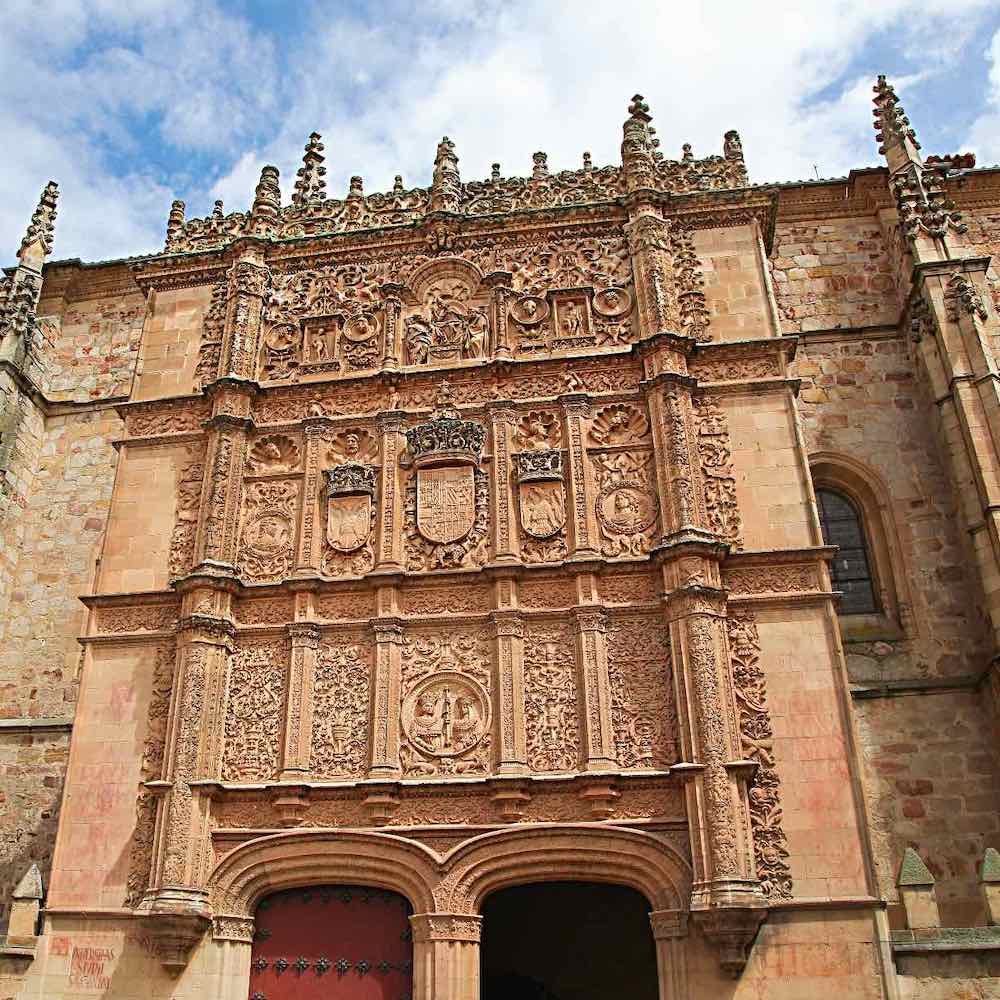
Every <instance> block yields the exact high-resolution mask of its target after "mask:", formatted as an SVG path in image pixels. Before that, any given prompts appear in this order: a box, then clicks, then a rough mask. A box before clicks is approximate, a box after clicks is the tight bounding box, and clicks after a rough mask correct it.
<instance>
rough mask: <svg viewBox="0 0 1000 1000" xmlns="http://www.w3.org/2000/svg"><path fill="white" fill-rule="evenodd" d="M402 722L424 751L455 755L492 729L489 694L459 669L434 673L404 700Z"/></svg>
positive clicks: (417, 745)
mask: <svg viewBox="0 0 1000 1000" xmlns="http://www.w3.org/2000/svg"><path fill="white" fill-rule="evenodd" d="M402 725H403V730H404V732H405V733H406V735H407V736H408V737H409V739H410V742H411V743H412V744H413V745H414V746H415V747H417V748H418V749H419V750H421V751H422V752H423V753H425V754H428V755H430V756H432V757H456V756H458V755H460V754H463V753H465V752H466V751H468V750H471V749H472V748H473V747H475V746H477V745H478V744H479V743H480V742H481V741H482V739H483V737H484V736H485V735H486V733H487V732H489V727H490V701H489V697H488V695H487V694H486V691H485V690H484V689H483V687H482V686H481V685H480V684H479V683H477V682H476V681H475V680H473V679H472V678H471V677H467V676H466V675H464V674H460V673H458V672H457V671H443V672H439V673H435V674H431V675H430V676H428V677H426V678H424V680H423V681H421V682H420V683H419V684H417V685H416V686H415V687H414V688H413V690H412V691H410V693H409V694H408V695H407V696H406V698H405V699H404V701H403V706H402Z"/></svg>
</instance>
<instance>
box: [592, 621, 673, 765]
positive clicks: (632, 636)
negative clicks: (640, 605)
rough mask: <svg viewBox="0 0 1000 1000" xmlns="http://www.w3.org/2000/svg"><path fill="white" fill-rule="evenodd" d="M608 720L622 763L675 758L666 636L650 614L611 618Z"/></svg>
mask: <svg viewBox="0 0 1000 1000" xmlns="http://www.w3.org/2000/svg"><path fill="white" fill-rule="evenodd" d="M608 674H609V676H610V679H611V722H612V725H613V727H614V737H615V747H616V750H617V757H618V763H619V765H620V766H621V767H625V768H630V767H656V768H666V767H669V766H670V765H671V764H674V763H676V761H677V760H678V759H679V757H678V751H679V745H678V729H677V709H676V706H675V705H674V692H673V679H672V668H671V658H670V636H669V632H668V630H667V627H666V626H665V625H662V624H659V623H658V622H657V621H656V620H655V619H650V618H623V619H612V620H611V624H610V628H609V630H608Z"/></svg>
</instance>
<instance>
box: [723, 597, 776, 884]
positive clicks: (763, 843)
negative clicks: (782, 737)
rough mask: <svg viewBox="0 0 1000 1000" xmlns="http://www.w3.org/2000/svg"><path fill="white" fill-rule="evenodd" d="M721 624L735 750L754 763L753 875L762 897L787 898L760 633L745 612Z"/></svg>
mask: <svg viewBox="0 0 1000 1000" xmlns="http://www.w3.org/2000/svg"><path fill="white" fill-rule="evenodd" d="M727 624H728V634H729V651H730V656H731V659H732V667H733V684H734V687H735V691H736V703H737V706H738V708H739V717H740V718H739V724H740V743H741V749H742V751H743V757H744V758H745V759H746V760H755V761H756V762H757V771H756V773H755V774H754V777H753V780H752V781H751V783H750V791H749V798H750V828H751V830H752V831H753V840H754V852H755V854H756V858H757V877H758V878H759V879H760V886H761V890H762V891H763V893H764V895H765V896H772V897H775V898H780V899H788V898H790V897H791V895H792V876H791V872H790V871H789V868H788V846H787V845H788V838H787V837H786V836H785V831H784V830H783V829H782V826H781V792H780V784H781V782H780V779H779V777H778V772H777V769H776V768H775V762H774V732H773V730H772V729H771V715H770V712H768V709H767V687H766V684H765V681H764V671H763V670H762V669H761V666H760V636H759V635H758V634H757V623H756V621H755V620H754V617H753V614H752V613H750V612H744V611H741V612H738V613H736V614H733V615H731V617H730V618H729V621H728V623H727Z"/></svg>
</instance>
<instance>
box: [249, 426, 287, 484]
mask: <svg viewBox="0 0 1000 1000" xmlns="http://www.w3.org/2000/svg"><path fill="white" fill-rule="evenodd" d="M299 460H300V452H299V446H298V445H297V444H296V443H295V441H293V440H292V438H290V437H288V436H287V435H286V434H269V435H267V436H266V437H262V438H258V439H257V440H256V441H255V442H254V443H253V445H252V446H251V448H250V454H249V456H248V458H247V473H248V474H249V475H251V476H261V475H268V474H270V473H276V472H291V471H292V470H293V469H297V468H298V467H299Z"/></svg>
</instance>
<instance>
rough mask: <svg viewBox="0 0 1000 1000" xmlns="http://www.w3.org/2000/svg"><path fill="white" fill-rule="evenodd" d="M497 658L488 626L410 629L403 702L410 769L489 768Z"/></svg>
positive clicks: (403, 755)
mask: <svg viewBox="0 0 1000 1000" xmlns="http://www.w3.org/2000/svg"><path fill="white" fill-rule="evenodd" d="M491 662H492V659H491V652H490V641H489V637H488V635H487V634H486V632H480V631H457V630H456V631H454V632H442V631H433V632H430V631H428V632H412V633H407V634H406V636H405V638H404V642H403V649H402V702H401V705H400V726H401V740H400V761H401V763H402V765H403V773H404V774H406V775H411V776H412V775H432V774H485V773H487V772H488V771H489V768H490V753H491V748H492V734H491V730H490V718H491V712H492V701H491V693H490V692H491V690H492V680H491V673H492V671H491Z"/></svg>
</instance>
